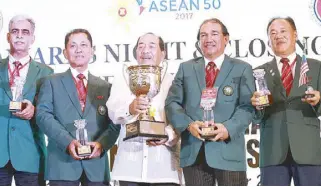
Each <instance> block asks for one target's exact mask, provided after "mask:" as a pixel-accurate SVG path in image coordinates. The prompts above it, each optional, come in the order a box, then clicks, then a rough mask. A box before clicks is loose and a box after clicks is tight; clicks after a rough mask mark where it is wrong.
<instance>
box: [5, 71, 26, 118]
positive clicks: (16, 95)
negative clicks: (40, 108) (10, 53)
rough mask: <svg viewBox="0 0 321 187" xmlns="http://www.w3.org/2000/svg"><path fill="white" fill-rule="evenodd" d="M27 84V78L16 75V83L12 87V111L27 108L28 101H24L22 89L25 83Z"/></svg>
mask: <svg viewBox="0 0 321 187" xmlns="http://www.w3.org/2000/svg"><path fill="white" fill-rule="evenodd" d="M24 84H25V79H23V78H22V77H15V79H14V84H13V85H12V87H11V91H12V93H13V94H12V101H10V103H9V111H10V112H21V111H22V110H23V109H25V108H26V103H23V102H22V100H23V98H22V90H23V85H24Z"/></svg>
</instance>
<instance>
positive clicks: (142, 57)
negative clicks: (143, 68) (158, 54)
mask: <svg viewBox="0 0 321 187" xmlns="http://www.w3.org/2000/svg"><path fill="white" fill-rule="evenodd" d="M153 57H154V56H153V55H152V54H150V53H146V54H141V55H140V58H141V59H152V58H153Z"/></svg>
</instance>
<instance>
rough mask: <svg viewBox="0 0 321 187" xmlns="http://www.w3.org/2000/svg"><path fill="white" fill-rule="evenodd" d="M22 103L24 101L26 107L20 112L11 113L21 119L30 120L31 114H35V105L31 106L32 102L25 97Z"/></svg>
mask: <svg viewBox="0 0 321 187" xmlns="http://www.w3.org/2000/svg"><path fill="white" fill-rule="evenodd" d="M22 103H25V104H26V108H25V109H23V110H22V111H20V112H15V113H13V115H15V116H17V117H19V118H21V119H25V120H30V119H31V118H32V117H33V115H34V114H35V107H34V106H33V104H32V103H31V102H30V101H29V100H27V99H24V100H23V101H22Z"/></svg>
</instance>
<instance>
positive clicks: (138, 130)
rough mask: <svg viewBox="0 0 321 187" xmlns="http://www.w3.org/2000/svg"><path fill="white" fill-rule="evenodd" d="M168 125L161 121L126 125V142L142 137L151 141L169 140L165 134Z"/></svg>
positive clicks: (141, 121) (144, 121) (145, 121)
mask: <svg viewBox="0 0 321 187" xmlns="http://www.w3.org/2000/svg"><path fill="white" fill-rule="evenodd" d="M165 127H166V124H165V123H164V122H160V121H149V120H137V121H135V122H133V123H129V124H126V137H125V138H124V139H123V140H124V141H126V140H129V139H133V138H137V137H142V138H144V139H146V140H149V141H157V140H162V139H168V136H167V135H166V133H165Z"/></svg>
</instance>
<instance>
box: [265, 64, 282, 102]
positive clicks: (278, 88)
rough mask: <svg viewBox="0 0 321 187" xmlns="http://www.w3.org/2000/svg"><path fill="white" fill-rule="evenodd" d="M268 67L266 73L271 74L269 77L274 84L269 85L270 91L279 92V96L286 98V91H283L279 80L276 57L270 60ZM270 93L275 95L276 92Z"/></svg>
mask: <svg viewBox="0 0 321 187" xmlns="http://www.w3.org/2000/svg"><path fill="white" fill-rule="evenodd" d="M268 65H269V67H270V68H271V69H269V70H268V72H267V73H268V74H270V75H271V79H272V82H273V84H274V85H271V87H269V89H270V91H272V90H273V91H272V92H274V91H275V92H280V94H281V96H282V98H283V99H285V98H286V92H285V89H284V86H283V83H282V80H281V75H280V71H279V69H278V66H277V62H276V59H275V58H274V59H273V60H272V61H271V62H269V63H268ZM272 95H277V94H276V93H275V94H273V93H272Z"/></svg>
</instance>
